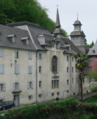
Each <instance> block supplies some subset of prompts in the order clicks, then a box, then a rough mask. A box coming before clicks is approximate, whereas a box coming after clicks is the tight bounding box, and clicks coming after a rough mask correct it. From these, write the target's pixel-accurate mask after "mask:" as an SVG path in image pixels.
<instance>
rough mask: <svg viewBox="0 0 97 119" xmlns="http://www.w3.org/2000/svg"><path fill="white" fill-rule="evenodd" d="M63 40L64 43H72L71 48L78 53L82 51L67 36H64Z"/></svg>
mask: <svg viewBox="0 0 97 119" xmlns="http://www.w3.org/2000/svg"><path fill="white" fill-rule="evenodd" d="M61 40H62V41H63V42H64V44H70V45H71V49H72V50H73V51H74V52H76V53H81V52H80V50H79V49H78V48H77V47H76V46H75V45H74V44H73V42H72V41H71V40H70V39H69V38H66V37H62V38H61Z"/></svg>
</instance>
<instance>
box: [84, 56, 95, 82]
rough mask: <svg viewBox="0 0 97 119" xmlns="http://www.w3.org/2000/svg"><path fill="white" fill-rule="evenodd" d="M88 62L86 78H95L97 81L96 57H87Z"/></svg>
mask: <svg viewBox="0 0 97 119" xmlns="http://www.w3.org/2000/svg"><path fill="white" fill-rule="evenodd" d="M89 60H90V63H89V67H90V68H89V73H88V74H87V76H86V77H87V79H88V80H91V79H95V80H96V81H97V58H96V57H92V58H90V59H89Z"/></svg>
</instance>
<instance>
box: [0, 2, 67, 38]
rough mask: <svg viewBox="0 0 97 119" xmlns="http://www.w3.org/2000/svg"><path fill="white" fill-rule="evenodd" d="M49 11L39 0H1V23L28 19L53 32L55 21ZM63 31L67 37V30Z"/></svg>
mask: <svg viewBox="0 0 97 119" xmlns="http://www.w3.org/2000/svg"><path fill="white" fill-rule="evenodd" d="M47 12H48V9H47V8H45V7H42V6H41V4H40V3H39V2H38V1H37V0H0V24H7V23H12V22H20V21H28V22H31V23H35V24H38V25H40V26H43V27H46V28H47V29H48V30H49V31H50V32H51V33H53V31H54V30H55V22H54V21H53V20H51V19H50V18H49V16H48V14H47ZM63 32H64V36H65V37H67V33H66V32H65V30H64V31H63Z"/></svg>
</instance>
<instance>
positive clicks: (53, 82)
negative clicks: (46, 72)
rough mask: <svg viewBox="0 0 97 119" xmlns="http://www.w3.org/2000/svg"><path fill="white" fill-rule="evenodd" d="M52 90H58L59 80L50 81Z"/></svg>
mask: <svg viewBox="0 0 97 119" xmlns="http://www.w3.org/2000/svg"><path fill="white" fill-rule="evenodd" d="M52 88H59V80H52Z"/></svg>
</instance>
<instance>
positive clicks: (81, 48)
mask: <svg viewBox="0 0 97 119" xmlns="http://www.w3.org/2000/svg"><path fill="white" fill-rule="evenodd" d="M76 47H77V48H78V49H79V50H80V51H81V52H83V53H85V54H87V53H88V52H89V48H88V47H86V46H82V45H78V46H76Z"/></svg>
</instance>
